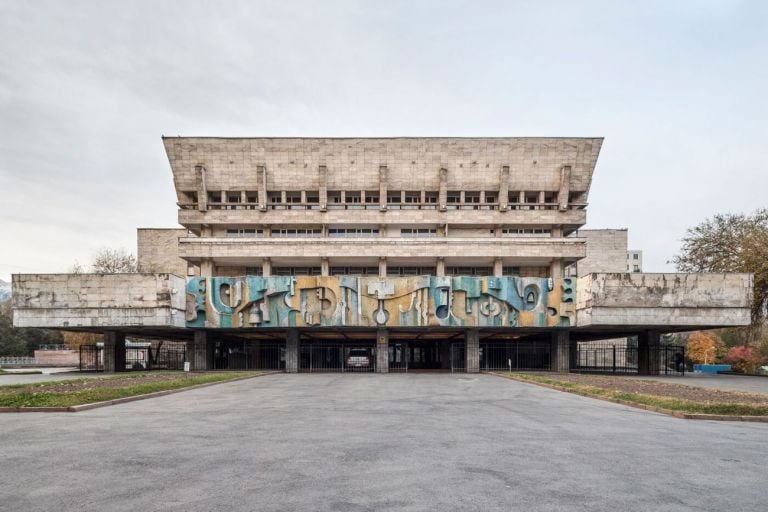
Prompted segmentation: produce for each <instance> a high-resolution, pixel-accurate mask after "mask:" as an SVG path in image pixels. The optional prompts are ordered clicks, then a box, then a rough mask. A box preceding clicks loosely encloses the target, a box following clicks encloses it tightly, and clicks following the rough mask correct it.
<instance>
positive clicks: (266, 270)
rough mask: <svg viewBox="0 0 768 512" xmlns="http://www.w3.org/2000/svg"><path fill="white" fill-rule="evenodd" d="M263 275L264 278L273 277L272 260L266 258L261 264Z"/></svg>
mask: <svg viewBox="0 0 768 512" xmlns="http://www.w3.org/2000/svg"><path fill="white" fill-rule="evenodd" d="M261 275H262V276H264V277H269V276H271V275H272V260H270V259H269V258H264V261H262V262H261Z"/></svg>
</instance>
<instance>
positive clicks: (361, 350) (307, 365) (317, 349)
mask: <svg viewBox="0 0 768 512" xmlns="http://www.w3.org/2000/svg"><path fill="white" fill-rule="evenodd" d="M299 371H300V372H307V373H317V372H354V373H367V372H375V371H376V348H375V344H374V341H373V340H370V341H366V340H350V341H349V342H344V343H340V342H332V341H302V343H301V345H300V348H299Z"/></svg>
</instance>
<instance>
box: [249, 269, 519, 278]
mask: <svg viewBox="0 0 768 512" xmlns="http://www.w3.org/2000/svg"><path fill="white" fill-rule="evenodd" d="M245 274H246V275H249V276H263V275H264V272H263V269H262V267H246V268H245ZM321 274H322V272H321V270H320V267H273V268H272V275H274V276H319V275H321ZM436 274H437V268H436V267H387V275H388V276H392V277H395V276H434V275H436ZM330 275H332V276H361V277H365V276H371V277H376V276H378V275H379V268H378V267H331V268H330ZM445 275H446V276H490V275H493V268H491V267H445ZM502 275H504V276H519V275H520V267H502Z"/></svg>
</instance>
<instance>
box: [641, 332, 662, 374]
mask: <svg viewBox="0 0 768 512" xmlns="http://www.w3.org/2000/svg"><path fill="white" fill-rule="evenodd" d="M660 345H661V334H660V333H659V332H658V331H644V332H641V333H640V334H639V335H638V337H637V373H638V375H658V374H659V346H660Z"/></svg>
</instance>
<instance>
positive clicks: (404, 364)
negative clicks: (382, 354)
mask: <svg viewBox="0 0 768 512" xmlns="http://www.w3.org/2000/svg"><path fill="white" fill-rule="evenodd" d="M410 353H411V351H410V347H409V346H408V342H396V343H390V344H389V371H390V372H407V371H408V363H409V362H410V359H411V357H410Z"/></svg>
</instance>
